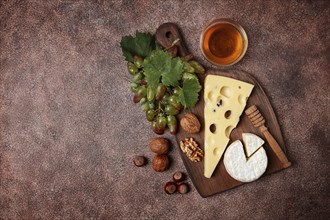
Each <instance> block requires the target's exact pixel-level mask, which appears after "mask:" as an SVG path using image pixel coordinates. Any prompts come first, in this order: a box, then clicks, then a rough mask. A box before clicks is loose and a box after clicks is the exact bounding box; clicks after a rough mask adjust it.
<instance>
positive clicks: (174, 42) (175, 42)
mask: <svg viewBox="0 0 330 220" xmlns="http://www.w3.org/2000/svg"><path fill="white" fill-rule="evenodd" d="M179 41H180V38H177V39H175V40H174V41H173V42H172V44H171V46H169V47H167V48H165V49H164V51H166V50H168V49H171V48H172V47H174V46H176V45H177V43H178V42H179Z"/></svg>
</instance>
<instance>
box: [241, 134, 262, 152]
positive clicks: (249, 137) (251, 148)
mask: <svg viewBox="0 0 330 220" xmlns="http://www.w3.org/2000/svg"><path fill="white" fill-rule="evenodd" d="M242 137H243V143H244V145H245V152H246V156H247V157H249V156H251V155H252V154H253V153H254V152H255V151H256V150H258V148H259V147H261V146H262V145H263V144H264V143H265V142H264V140H262V139H261V138H260V137H259V136H257V135H255V134H252V133H243V134H242Z"/></svg>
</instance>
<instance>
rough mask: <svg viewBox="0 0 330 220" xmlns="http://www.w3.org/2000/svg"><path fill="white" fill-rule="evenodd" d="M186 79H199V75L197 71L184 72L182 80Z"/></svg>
mask: <svg viewBox="0 0 330 220" xmlns="http://www.w3.org/2000/svg"><path fill="white" fill-rule="evenodd" d="M186 79H197V80H198V77H197V76H196V74H195V73H187V72H184V73H183V74H182V80H183V81H184V80H186Z"/></svg>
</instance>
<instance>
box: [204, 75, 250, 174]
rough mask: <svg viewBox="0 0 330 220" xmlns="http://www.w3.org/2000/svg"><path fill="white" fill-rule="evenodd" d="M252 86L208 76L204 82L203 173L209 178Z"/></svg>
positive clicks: (229, 79) (224, 78)
mask: <svg viewBox="0 0 330 220" xmlns="http://www.w3.org/2000/svg"><path fill="white" fill-rule="evenodd" d="M253 87H254V85H252V84H249V83H246V82H242V81H239V80H236V79H232V78H229V77H224V76H216V75H208V76H207V77H206V78H205V83H204V101H205V105H204V122H205V143H204V152H205V157H204V176H205V177H207V178H210V177H211V176H212V174H213V172H214V170H215V168H216V167H217V164H218V163H219V161H220V158H221V156H222V154H223V152H224V151H225V149H226V146H227V144H228V142H229V137H230V133H231V131H232V130H233V129H234V128H235V127H236V126H237V124H238V122H239V118H240V116H241V114H242V112H243V110H244V108H245V105H246V101H247V99H248V97H249V96H250V94H251V92H252V89H253Z"/></svg>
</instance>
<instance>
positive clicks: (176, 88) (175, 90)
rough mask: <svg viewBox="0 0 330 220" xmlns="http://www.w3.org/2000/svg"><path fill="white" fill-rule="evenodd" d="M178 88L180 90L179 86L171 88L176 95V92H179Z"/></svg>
mask: <svg viewBox="0 0 330 220" xmlns="http://www.w3.org/2000/svg"><path fill="white" fill-rule="evenodd" d="M180 90H181V88H180V87H175V88H174V89H173V94H174V95H177V94H178V93H179V91H180Z"/></svg>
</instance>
